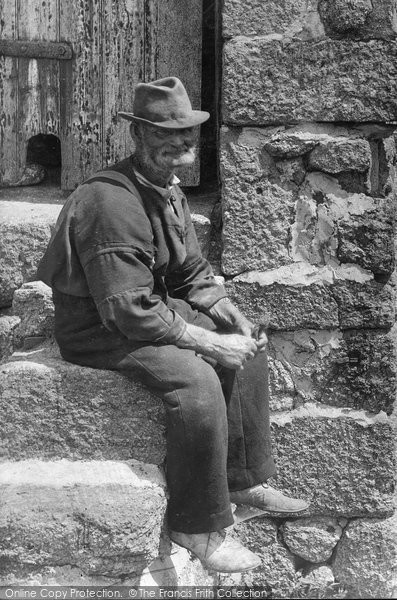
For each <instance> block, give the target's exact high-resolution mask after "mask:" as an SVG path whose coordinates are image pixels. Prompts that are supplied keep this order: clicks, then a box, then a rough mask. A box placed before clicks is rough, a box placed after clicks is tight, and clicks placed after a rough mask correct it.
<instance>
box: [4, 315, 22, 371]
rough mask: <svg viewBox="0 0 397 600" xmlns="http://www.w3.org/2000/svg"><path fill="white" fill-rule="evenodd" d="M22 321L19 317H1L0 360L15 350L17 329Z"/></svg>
mask: <svg viewBox="0 0 397 600" xmlns="http://www.w3.org/2000/svg"><path fill="white" fill-rule="evenodd" d="M19 323H20V318H19V317H13V316H4V317H0V361H1V360H5V359H6V358H8V357H9V356H11V354H12V353H13V352H14V336H15V330H16V328H17V327H18V325H19Z"/></svg>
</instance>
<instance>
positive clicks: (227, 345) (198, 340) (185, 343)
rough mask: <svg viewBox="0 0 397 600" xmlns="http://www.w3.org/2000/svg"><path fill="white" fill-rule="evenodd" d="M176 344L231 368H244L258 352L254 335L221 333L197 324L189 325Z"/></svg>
mask: <svg viewBox="0 0 397 600" xmlns="http://www.w3.org/2000/svg"><path fill="white" fill-rule="evenodd" d="M176 345H177V346H178V347H179V348H189V349H190V350H194V351H195V352H197V353H198V354H201V355H203V356H209V357H210V358H213V359H215V360H216V362H218V363H219V364H221V365H223V366H224V367H228V368H229V369H241V368H243V366H244V363H245V362H246V361H247V360H249V359H250V358H254V356H255V355H256V353H257V352H258V343H257V342H256V341H255V340H254V339H253V338H252V337H247V336H244V335H239V334H237V333H232V334H219V333H216V332H214V331H207V330H206V329H203V328H202V327H196V326H195V325H187V327H186V330H185V332H184V333H183V335H182V336H181V337H180V338H179V340H178V341H177V343H176Z"/></svg>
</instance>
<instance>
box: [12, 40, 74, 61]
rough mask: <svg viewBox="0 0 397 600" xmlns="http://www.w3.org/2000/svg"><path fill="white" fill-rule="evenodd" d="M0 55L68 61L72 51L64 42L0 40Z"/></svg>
mask: <svg viewBox="0 0 397 600" xmlns="http://www.w3.org/2000/svg"><path fill="white" fill-rule="evenodd" d="M0 55H3V56H17V57H20V58H53V59H56V60H69V59H71V58H72V57H73V50H72V47H71V46H70V45H69V44H67V43H66V42H46V41H44V40H40V41H30V40H0Z"/></svg>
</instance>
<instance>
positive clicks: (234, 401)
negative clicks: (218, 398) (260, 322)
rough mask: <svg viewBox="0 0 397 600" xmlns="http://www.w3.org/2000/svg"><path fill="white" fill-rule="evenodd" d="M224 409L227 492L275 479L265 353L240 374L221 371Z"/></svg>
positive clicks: (248, 364)
mask: <svg viewBox="0 0 397 600" xmlns="http://www.w3.org/2000/svg"><path fill="white" fill-rule="evenodd" d="M219 377H220V380H221V382H222V388H223V392H224V396H225V401H226V405H227V417H228V459H227V473H228V484H229V489H230V491H236V490H242V489H245V488H247V487H251V486H254V485H257V484H259V483H262V482H263V481H266V479H268V478H269V477H271V476H272V475H274V473H275V471H276V467H275V464H274V460H273V458H272V448H271V433H270V422H269V387H268V364H267V355H266V353H265V352H263V353H260V354H258V355H257V356H256V357H255V358H254V359H253V360H250V361H248V362H247V363H246V364H245V365H244V369H243V370H241V371H237V372H236V371H231V370H229V369H225V368H221V369H220V371H219Z"/></svg>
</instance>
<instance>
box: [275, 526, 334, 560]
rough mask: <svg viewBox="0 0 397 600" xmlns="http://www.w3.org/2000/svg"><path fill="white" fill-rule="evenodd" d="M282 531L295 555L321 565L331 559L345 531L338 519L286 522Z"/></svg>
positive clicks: (284, 538)
mask: <svg viewBox="0 0 397 600" xmlns="http://www.w3.org/2000/svg"><path fill="white" fill-rule="evenodd" d="M281 531H282V537H283V540H284V543H285V544H286V545H287V547H288V548H289V549H290V551H291V552H292V553H293V554H296V555H297V556H300V557H301V558H303V559H304V560H308V561H310V562H313V563H321V562H326V561H327V560H329V559H330V558H331V556H332V552H333V551H334V548H335V546H336V544H337V543H338V542H339V540H340V538H341V535H342V531H343V529H342V527H341V525H340V524H339V523H338V521H337V520H336V519H332V518H327V517H313V518H311V519H298V520H297V521H286V522H285V523H284V524H283V525H282V528H281Z"/></svg>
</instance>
